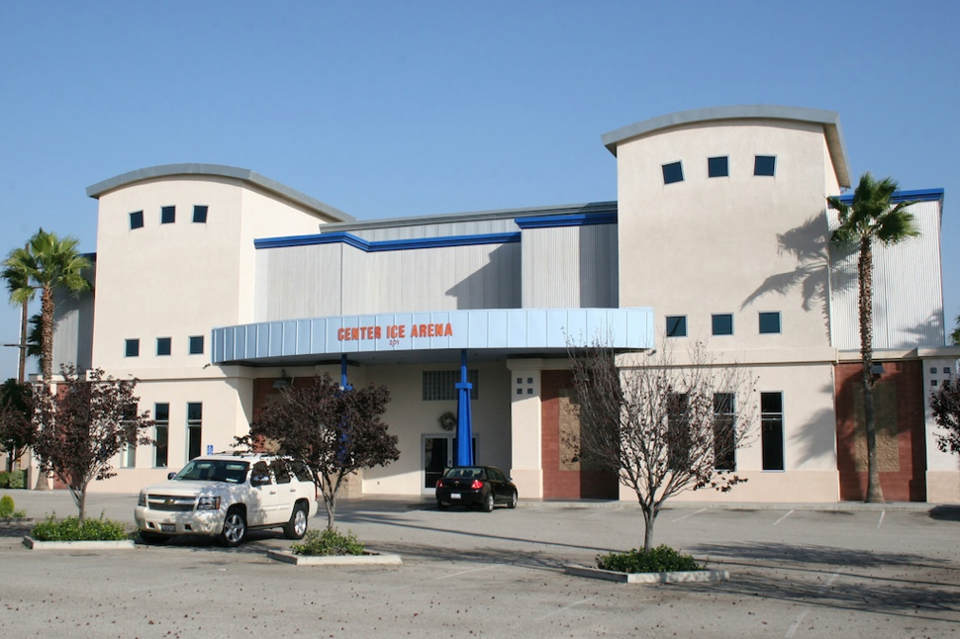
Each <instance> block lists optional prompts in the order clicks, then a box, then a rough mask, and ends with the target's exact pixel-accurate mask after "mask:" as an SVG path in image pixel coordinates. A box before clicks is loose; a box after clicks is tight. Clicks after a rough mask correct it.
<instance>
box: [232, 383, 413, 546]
mask: <svg viewBox="0 0 960 639" xmlns="http://www.w3.org/2000/svg"><path fill="white" fill-rule="evenodd" d="M281 393H282V395H283V398H284V400H285V401H281V402H276V403H273V404H269V405H267V406H266V407H265V408H264V409H263V412H262V413H261V414H260V416H259V417H258V418H257V419H256V420H255V421H254V423H253V424H251V425H250V433H249V434H248V435H246V436H244V437H238V438H237V446H239V447H241V448H248V449H254V450H263V449H272V448H276V452H277V454H278V455H280V456H282V457H284V458H286V459H288V460H290V461H292V462H299V463H301V464H303V465H304V466H305V467H306V468H308V469H309V471H310V474H311V476H312V477H313V482H314V484H316V486H317V488H318V489H319V490H320V493H321V494H322V495H323V503H324V506H326V509H327V528H328V529H331V530H332V529H333V524H334V519H335V517H336V511H337V493H338V492H339V491H340V487H341V485H342V484H343V481H344V479H345V478H346V477H347V475H349V474H351V473H354V472H356V471H358V470H360V469H362V468H372V467H374V466H386V465H387V464H389V463H390V462H394V461H396V460H397V459H399V458H400V451H399V450H398V449H397V437H396V435H390V434H388V433H387V425H386V424H384V423H383V422H381V421H380V418H381V416H382V415H383V413H384V412H385V411H386V406H387V402H389V401H390V391H389V390H388V389H387V388H386V387H385V386H374V385H372V384H371V385H370V386H368V387H366V388H359V389H352V390H343V389H341V388H340V385H339V384H337V383H335V382H334V381H333V380H332V379H331V378H330V376H329V375H324V376H323V377H319V376H318V377H315V378H314V380H313V384H311V385H310V386H308V387H305V388H295V387H288V388H284V389H283V390H281Z"/></svg>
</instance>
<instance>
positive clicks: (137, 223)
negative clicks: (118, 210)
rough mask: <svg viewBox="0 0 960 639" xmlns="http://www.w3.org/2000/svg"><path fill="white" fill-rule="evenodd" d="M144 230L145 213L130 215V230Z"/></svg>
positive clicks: (137, 212) (139, 212)
mask: <svg viewBox="0 0 960 639" xmlns="http://www.w3.org/2000/svg"><path fill="white" fill-rule="evenodd" d="M140 228H143V211H134V212H133V213H131V214H130V230H131V231H132V230H133V229H140Z"/></svg>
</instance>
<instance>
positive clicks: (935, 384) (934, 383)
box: [930, 379, 937, 388]
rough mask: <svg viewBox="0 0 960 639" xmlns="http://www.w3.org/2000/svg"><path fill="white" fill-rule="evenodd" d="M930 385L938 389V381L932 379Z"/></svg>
mask: <svg viewBox="0 0 960 639" xmlns="http://www.w3.org/2000/svg"><path fill="white" fill-rule="evenodd" d="M930 385H931V386H933V387H934V388H936V386H937V380H935V379H931V380H930Z"/></svg>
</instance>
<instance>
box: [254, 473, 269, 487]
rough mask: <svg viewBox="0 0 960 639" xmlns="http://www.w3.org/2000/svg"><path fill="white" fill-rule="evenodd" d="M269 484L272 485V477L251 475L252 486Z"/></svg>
mask: <svg viewBox="0 0 960 639" xmlns="http://www.w3.org/2000/svg"><path fill="white" fill-rule="evenodd" d="M269 483H270V475H251V476H250V485H251V486H264V485H266V484H269Z"/></svg>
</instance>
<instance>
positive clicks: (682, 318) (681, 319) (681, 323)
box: [664, 315, 687, 337]
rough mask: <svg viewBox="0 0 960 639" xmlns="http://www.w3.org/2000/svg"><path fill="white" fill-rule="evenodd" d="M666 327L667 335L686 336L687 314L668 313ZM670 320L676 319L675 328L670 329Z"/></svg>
mask: <svg viewBox="0 0 960 639" xmlns="http://www.w3.org/2000/svg"><path fill="white" fill-rule="evenodd" d="M665 320H666V321H665V324H666V326H665V327H664V329H665V332H666V336H667V337H686V336H687V316H686V315H667V316H665ZM670 320H676V322H677V325H676V326H674V330H672V331H671V330H670ZM681 328H682V329H683V331H682V332H678V331H679V329H681Z"/></svg>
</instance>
